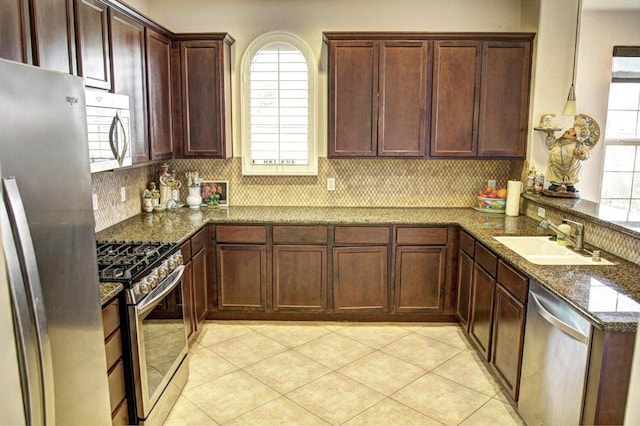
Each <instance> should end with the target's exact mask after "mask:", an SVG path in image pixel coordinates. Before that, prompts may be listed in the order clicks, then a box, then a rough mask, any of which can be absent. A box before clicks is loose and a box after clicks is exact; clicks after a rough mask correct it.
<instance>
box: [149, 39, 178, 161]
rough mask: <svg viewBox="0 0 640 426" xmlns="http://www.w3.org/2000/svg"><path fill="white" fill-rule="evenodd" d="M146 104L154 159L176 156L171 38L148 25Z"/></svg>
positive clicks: (152, 157)
mask: <svg viewBox="0 0 640 426" xmlns="http://www.w3.org/2000/svg"><path fill="white" fill-rule="evenodd" d="M146 37H147V105H148V109H147V111H148V115H147V116H148V120H149V123H148V124H149V142H150V144H151V159H152V160H164V159H168V158H171V157H173V129H172V123H171V83H172V80H171V40H169V39H168V38H167V37H165V36H163V35H162V34H160V33H158V32H156V31H153V30H150V29H147V34H146Z"/></svg>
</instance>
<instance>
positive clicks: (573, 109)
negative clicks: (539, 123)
mask: <svg viewBox="0 0 640 426" xmlns="http://www.w3.org/2000/svg"><path fill="white" fill-rule="evenodd" d="M581 14H582V0H578V14H577V17H576V39H575V43H574V45H573V74H572V76H571V88H569V96H567V103H565V104H564V110H563V111H562V115H576V114H577V113H578V105H577V104H576V67H577V66H578V41H579V38H580V15H581Z"/></svg>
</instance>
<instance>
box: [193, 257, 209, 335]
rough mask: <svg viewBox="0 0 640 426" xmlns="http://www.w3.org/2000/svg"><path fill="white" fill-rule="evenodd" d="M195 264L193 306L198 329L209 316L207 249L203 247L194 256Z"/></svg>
mask: <svg viewBox="0 0 640 426" xmlns="http://www.w3.org/2000/svg"><path fill="white" fill-rule="evenodd" d="M191 263H192V264H193V307H194V316H195V319H196V330H199V329H200V328H201V326H202V322H203V321H204V320H205V318H206V317H207V305H208V303H207V250H206V249H204V248H203V249H201V250H200V251H198V252H197V253H196V254H195V255H194V256H193V257H192V258H191Z"/></svg>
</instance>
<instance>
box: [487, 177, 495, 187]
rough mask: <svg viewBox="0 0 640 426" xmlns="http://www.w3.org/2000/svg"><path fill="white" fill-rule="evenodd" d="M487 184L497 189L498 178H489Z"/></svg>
mask: <svg viewBox="0 0 640 426" xmlns="http://www.w3.org/2000/svg"><path fill="white" fill-rule="evenodd" d="M487 186H490V187H491V188H493V189H496V180H495V179H489V180H488V181H487Z"/></svg>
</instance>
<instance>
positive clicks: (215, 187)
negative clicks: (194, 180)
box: [200, 180, 229, 207]
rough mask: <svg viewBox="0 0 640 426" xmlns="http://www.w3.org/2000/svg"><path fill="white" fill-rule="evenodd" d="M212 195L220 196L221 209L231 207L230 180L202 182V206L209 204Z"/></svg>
mask: <svg viewBox="0 0 640 426" xmlns="http://www.w3.org/2000/svg"><path fill="white" fill-rule="evenodd" d="M212 194H218V195H220V198H219V199H218V205H219V206H220V207H229V181H228V180H201V181H200V196H201V197H202V205H203V206H206V205H208V204H209V197H210V196H211V195H212Z"/></svg>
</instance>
